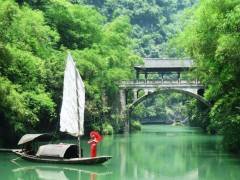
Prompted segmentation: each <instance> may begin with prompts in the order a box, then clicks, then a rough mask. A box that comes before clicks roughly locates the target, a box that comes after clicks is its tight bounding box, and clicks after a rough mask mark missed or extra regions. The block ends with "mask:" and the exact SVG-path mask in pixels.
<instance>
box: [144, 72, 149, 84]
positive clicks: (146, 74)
mask: <svg viewBox="0 0 240 180" xmlns="http://www.w3.org/2000/svg"><path fill="white" fill-rule="evenodd" d="M144 75H145V83H147V78H148V73H147V72H146V71H145V72H144Z"/></svg>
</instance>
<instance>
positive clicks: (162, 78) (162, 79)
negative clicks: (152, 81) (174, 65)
mask: <svg viewBox="0 0 240 180" xmlns="http://www.w3.org/2000/svg"><path fill="white" fill-rule="evenodd" d="M161 76H162V79H161V81H162V84H163V73H161Z"/></svg>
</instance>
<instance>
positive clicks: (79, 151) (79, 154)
mask: <svg viewBox="0 0 240 180" xmlns="http://www.w3.org/2000/svg"><path fill="white" fill-rule="evenodd" d="M77 75H78V74H77V66H76V63H75V83H76V95H77V117H78V133H79V134H78V156H79V157H81V147H80V146H81V143H80V114H79V99H78V83H77V77H78V76H77Z"/></svg>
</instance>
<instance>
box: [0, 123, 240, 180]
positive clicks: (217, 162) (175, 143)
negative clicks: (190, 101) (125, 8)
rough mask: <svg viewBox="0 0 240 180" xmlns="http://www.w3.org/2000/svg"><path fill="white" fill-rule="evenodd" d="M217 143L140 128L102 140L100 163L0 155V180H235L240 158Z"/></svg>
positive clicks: (178, 131) (172, 129)
mask: <svg viewBox="0 0 240 180" xmlns="http://www.w3.org/2000/svg"><path fill="white" fill-rule="evenodd" d="M86 141H87V140H83V141H82V144H83V146H84V151H85V152H84V154H85V155H86V154H88V153H89V146H88V145H87V143H86ZM221 141H222V137H221V136H210V135H206V134H204V133H203V132H202V131H201V130H200V129H198V128H190V127H177V126H166V125H165V126H164V125H145V126H143V130H142V131H141V132H139V133H133V134H130V135H115V136H106V137H104V140H103V142H101V143H100V144H99V146H98V153H99V154H106V155H111V156H113V158H112V159H111V160H110V161H109V162H107V163H105V164H104V165H98V166H82V165H56V164H52V165H51V164H41V163H39V164H38V163H31V162H27V161H24V160H22V159H19V158H17V156H15V155H13V154H11V153H0V179H2V180H7V179H11V180H14V179H21V180H37V179H44V180H69V179H74V180H75V179H81V180H108V179H109V180H152V179H154V180H155V179H156V180H161V179H163V180H170V179H171V180H172V179H173V180H197V179H199V180H215V179H217V180H237V179H239V178H240V158H238V157H235V156H234V155H231V154H229V153H227V152H225V151H223V150H222V146H221Z"/></svg>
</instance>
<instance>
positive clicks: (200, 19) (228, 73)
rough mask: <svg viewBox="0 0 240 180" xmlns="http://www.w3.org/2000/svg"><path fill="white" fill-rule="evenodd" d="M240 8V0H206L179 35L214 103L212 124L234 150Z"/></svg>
mask: <svg viewBox="0 0 240 180" xmlns="http://www.w3.org/2000/svg"><path fill="white" fill-rule="evenodd" d="M239 12H240V1H239V0H215V1H210V0H203V1H201V3H200V5H199V7H198V8H197V9H196V12H195V13H194V16H193V18H192V20H191V21H190V24H189V25H188V27H187V28H186V29H185V31H184V33H182V35H180V37H179V39H181V40H184V41H182V42H185V43H184V44H185V47H186V52H187V53H188V54H190V55H191V56H192V57H193V58H194V59H195V63H196V65H197V67H198V68H197V69H196V70H197V71H196V73H197V75H198V76H199V77H200V80H201V82H202V83H203V84H204V85H205V86H206V93H205V96H206V98H207V99H208V100H209V101H211V102H212V105H213V107H212V108H211V111H210V114H209V115H208V116H209V117H210V121H209V122H210V124H209V128H210V129H211V130H212V129H216V130H219V131H220V132H222V133H223V135H224V144H225V145H226V147H228V148H229V149H230V150H234V151H239V150H240V143H239V142H240V140H239V139H240V138H239V137H238V136H236V134H238V133H239V127H240V126H239V116H240V114H239V112H240V111H239V109H238V104H239V92H240V84H239V81H240V79H239V77H240V76H239V75H240V69H239V66H240V61H239V58H240V54H239V52H240V49H239V47H240V46H239V42H240V34H239V25H240V21H239V14H240V13H239Z"/></svg>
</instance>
